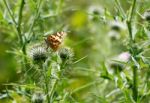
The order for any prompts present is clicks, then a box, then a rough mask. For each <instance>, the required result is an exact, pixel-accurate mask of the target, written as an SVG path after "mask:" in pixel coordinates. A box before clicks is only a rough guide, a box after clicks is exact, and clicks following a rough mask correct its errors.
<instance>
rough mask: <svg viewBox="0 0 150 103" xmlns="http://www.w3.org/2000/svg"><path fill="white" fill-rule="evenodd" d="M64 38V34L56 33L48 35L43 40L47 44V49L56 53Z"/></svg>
mask: <svg viewBox="0 0 150 103" xmlns="http://www.w3.org/2000/svg"><path fill="white" fill-rule="evenodd" d="M65 36H66V32H63V31H62V32H56V33H54V34H52V35H48V36H47V38H46V39H45V42H46V44H47V49H48V48H49V47H50V48H52V49H53V50H54V51H57V50H58V48H59V47H60V45H61V44H62V42H63V39H64V37H65Z"/></svg>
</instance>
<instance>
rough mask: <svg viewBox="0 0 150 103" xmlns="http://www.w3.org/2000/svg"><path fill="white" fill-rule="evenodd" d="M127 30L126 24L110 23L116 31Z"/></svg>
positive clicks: (111, 27)
mask: <svg viewBox="0 0 150 103" xmlns="http://www.w3.org/2000/svg"><path fill="white" fill-rule="evenodd" d="M125 28H126V26H125V24H124V23H123V22H120V21H112V22H110V29H111V30H114V31H117V32H119V31H121V30H124V29H125Z"/></svg>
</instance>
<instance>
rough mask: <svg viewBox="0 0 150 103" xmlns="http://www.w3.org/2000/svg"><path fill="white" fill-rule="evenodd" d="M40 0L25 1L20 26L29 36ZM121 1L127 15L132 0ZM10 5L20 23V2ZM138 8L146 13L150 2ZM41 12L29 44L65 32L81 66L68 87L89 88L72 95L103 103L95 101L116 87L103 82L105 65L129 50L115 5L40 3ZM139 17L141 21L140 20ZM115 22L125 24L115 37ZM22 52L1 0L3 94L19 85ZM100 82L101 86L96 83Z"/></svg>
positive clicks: (103, 0)
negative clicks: (102, 74)
mask: <svg viewBox="0 0 150 103" xmlns="http://www.w3.org/2000/svg"><path fill="white" fill-rule="evenodd" d="M38 1H39V0H25V6H24V9H23V17H22V24H21V26H22V30H23V35H24V36H26V37H28V33H29V31H30V25H32V21H33V20H34V18H35V13H36V12H37V5H38ZM119 1H120V2H121V5H122V7H123V9H124V10H125V12H127V10H128V9H129V8H130V4H131V0H119ZM7 2H8V4H9V6H10V9H11V10H12V11H13V15H14V17H15V19H16V20H17V19H18V18H17V15H18V9H19V6H20V0H7ZM138 5H140V6H139V8H138V9H137V12H139V13H140V14H143V13H144V11H145V10H146V9H148V7H149V6H150V4H149V0H138ZM39 12H40V15H39V16H38V17H37V18H36V20H35V24H34V27H33V31H32V32H33V34H34V37H33V38H32V40H31V42H33V43H34V42H37V41H38V42H42V41H44V39H43V36H46V35H48V34H52V33H55V32H57V31H67V34H68V35H67V37H66V38H65V41H64V45H65V46H68V47H70V48H72V49H73V50H74V53H75V61H77V60H80V59H81V61H79V62H78V63H76V64H74V65H73V66H72V67H71V69H69V70H68V72H69V73H67V74H66V77H67V78H68V81H67V82H68V83H67V84H68V85H67V86H66V87H65V86H64V87H65V88H67V89H68V90H75V89H77V88H79V87H81V86H83V85H85V84H89V86H87V88H85V89H83V90H81V91H80V90H79V91H78V92H77V93H74V94H73V95H74V97H75V98H76V99H77V100H78V101H79V102H80V103H101V102H98V101H97V99H95V98H100V97H98V96H101V97H104V96H106V95H107V94H108V93H109V92H110V91H112V90H113V89H114V88H115V83H113V82H109V83H108V81H107V80H103V79H100V78H99V76H100V74H101V67H102V64H103V62H104V61H109V60H110V59H112V58H113V57H116V56H117V55H119V54H120V53H122V52H126V51H127V46H126V45H127V41H128V31H127V27H126V25H125V23H124V22H122V18H121V17H120V14H119V12H118V9H117V7H116V3H115V2H114V0H42V2H41V7H40V9H39ZM137 18H138V19H139V21H140V20H141V19H140V17H139V16H138V17H137ZM115 20H118V21H119V22H121V23H122V24H121V26H122V27H120V28H119V29H120V30H119V31H117V32H116V31H115V32H114V30H112V28H113V27H112V26H114V25H116V24H113V22H115ZM119 26H120V24H119ZM142 39H143V38H142ZM19 50H20V49H19V47H18V37H17V31H16V29H15V28H14V25H13V22H12V20H11V18H10V16H9V14H8V11H7V9H6V6H5V5H4V2H3V0H0V91H3V90H4V89H6V87H5V86H4V84H5V83H6V84H7V83H12V82H16V83H17V81H18V80H19V79H20V78H21V77H20V76H21V75H19V71H20V70H21V66H20V63H21V60H20V59H21V56H20V54H19V53H20V51H19ZM13 51H15V52H13ZM18 55H19V56H18ZM96 80H99V82H100V83H94V81H96ZM62 88H63V87H62ZM117 96H119V94H116V95H115V96H110V98H111V99H110V100H108V101H109V102H110V101H111V102H112V101H117V99H118V98H117ZM108 98H109V97H108ZM25 103H26V102H25ZM114 103H117V102H114ZM147 103H148V102H147Z"/></svg>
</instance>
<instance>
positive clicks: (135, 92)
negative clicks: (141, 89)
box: [126, 0, 138, 102]
mask: <svg viewBox="0 0 150 103" xmlns="http://www.w3.org/2000/svg"><path fill="white" fill-rule="evenodd" d="M135 6H136V0H133V3H132V6H131V11H130V14H129V16H128V19H127V22H126V23H127V27H128V31H129V37H130V42H129V46H130V49H132V48H133V44H134V39H133V36H132V35H133V33H132V26H133V25H132V20H133V15H134V11H135ZM131 55H132V56H133V57H134V58H135V56H136V55H134V54H133V52H132V54H131ZM135 60H136V59H135ZM134 65H135V64H134ZM132 69H133V88H132V93H133V99H134V101H135V102H137V100H138V83H137V81H138V75H137V69H138V68H137V66H133V68H132Z"/></svg>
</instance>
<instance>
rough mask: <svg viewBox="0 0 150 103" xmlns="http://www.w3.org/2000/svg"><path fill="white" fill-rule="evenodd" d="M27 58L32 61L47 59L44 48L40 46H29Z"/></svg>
mask: <svg viewBox="0 0 150 103" xmlns="http://www.w3.org/2000/svg"><path fill="white" fill-rule="evenodd" d="M27 53H28V55H29V57H30V58H31V59H32V60H33V61H36V62H38V61H45V60H46V59H47V51H46V48H45V47H44V46H43V45H41V44H35V45H33V46H31V47H30V48H29V49H28V51H27Z"/></svg>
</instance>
